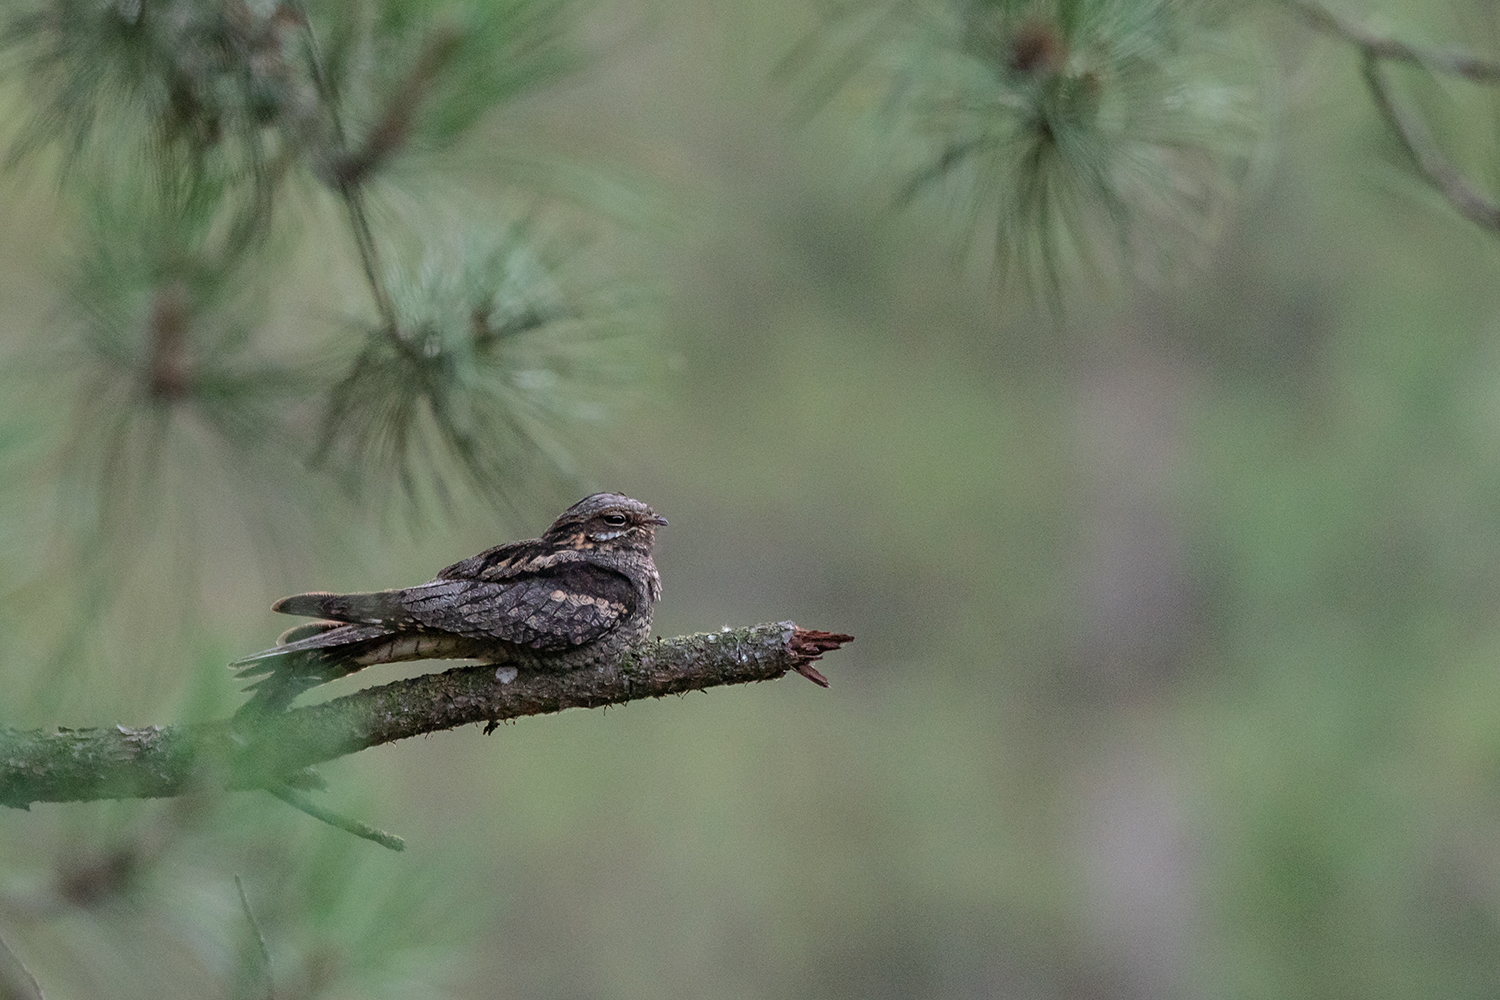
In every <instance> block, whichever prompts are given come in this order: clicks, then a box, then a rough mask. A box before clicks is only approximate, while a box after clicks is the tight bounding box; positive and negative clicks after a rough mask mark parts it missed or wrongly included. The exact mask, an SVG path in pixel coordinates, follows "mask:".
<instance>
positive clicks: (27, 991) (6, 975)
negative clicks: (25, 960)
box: [0, 939, 42, 1000]
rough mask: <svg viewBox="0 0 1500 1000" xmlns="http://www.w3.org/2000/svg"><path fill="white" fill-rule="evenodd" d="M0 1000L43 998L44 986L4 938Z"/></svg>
mask: <svg viewBox="0 0 1500 1000" xmlns="http://www.w3.org/2000/svg"><path fill="white" fill-rule="evenodd" d="M0 1000H42V988H41V987H40V986H38V985H37V982H36V978H35V977H34V976H32V974H31V973H30V971H28V970H27V968H26V966H24V965H22V964H21V960H20V959H19V958H17V957H16V953H15V952H13V951H11V950H10V948H9V947H7V946H6V944H5V941H4V940H3V939H0Z"/></svg>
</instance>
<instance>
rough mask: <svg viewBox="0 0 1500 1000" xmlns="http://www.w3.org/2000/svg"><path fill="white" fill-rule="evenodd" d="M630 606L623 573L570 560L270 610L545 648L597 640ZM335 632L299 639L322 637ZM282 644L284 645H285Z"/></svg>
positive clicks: (294, 601) (281, 604)
mask: <svg viewBox="0 0 1500 1000" xmlns="http://www.w3.org/2000/svg"><path fill="white" fill-rule="evenodd" d="M634 607H635V591H634V588H633V587H632V586H631V585H630V581H629V580H627V579H626V578H625V577H624V576H623V575H621V574H619V573H617V572H615V571H614V570H611V569H607V568H605V567H601V566H596V565H593V564H591V563H584V562H570V563H565V564H561V565H557V566H553V567H548V568H547V569H546V570H544V571H541V572H537V573H527V574H522V575H519V576H516V577H514V578H512V579H510V580H506V581H504V582H502V583H492V582H487V581H483V580H475V579H438V580H433V581H432V582H431V583H424V584H422V585H421V586H418V587H408V588H406V589H405V590H381V591H375V592H372V593H365V594H298V595H296V596H295V597H288V598H284V599H283V600H281V601H278V602H277V603H276V605H275V610H277V611H280V612H282V613H284V614H294V615H308V616H313V617H318V618H331V619H333V620H335V621H341V622H348V623H350V624H354V625H367V626H378V627H380V628H382V629H393V630H397V631H401V630H408V629H410V630H417V631H423V632H436V633H447V634H450V635H459V636H465V637H469V638H474V639H498V640H501V641H504V642H510V643H514V644H516V645H519V646H527V647H530V648H532V649H538V650H550V649H566V648H568V647H572V646H581V645H583V644H585V643H588V642H592V641H594V640H595V639H598V638H599V637H601V636H603V635H604V634H606V633H607V632H609V631H610V630H612V629H614V628H615V627H616V626H617V625H619V623H620V622H621V621H623V620H624V619H625V618H626V617H627V616H629V615H630V613H631V612H632V611H633V610H634ZM338 631H340V630H338V629H335V630H334V631H333V632H332V633H323V634H322V635H319V636H314V637H313V638H311V639H307V640H302V641H303V642H308V643H320V641H321V640H323V639H324V638H325V637H326V636H328V635H332V634H334V633H337V632H338ZM294 645H299V644H294ZM320 646H321V643H320ZM280 648H281V649H282V650H283V651H284V650H286V649H287V648H288V647H280ZM309 648H314V647H312V646H309ZM267 652H270V651H267Z"/></svg>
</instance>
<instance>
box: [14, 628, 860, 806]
mask: <svg viewBox="0 0 1500 1000" xmlns="http://www.w3.org/2000/svg"><path fill="white" fill-rule="evenodd" d="M852 639H853V637H852V636H848V635H838V634H835V633H829V632H815V631H810V630H807V629H801V628H798V627H797V626H796V625H794V624H792V623H791V622H773V623H769V624H764V625H754V626H751V627H749V628H743V629H736V630H733V631H726V632H706V633H698V634H696V635H686V636H678V637H677V638H674V639H663V640H657V641H649V642H646V643H643V644H641V645H639V646H637V647H635V648H634V649H632V650H630V651H628V652H627V653H626V654H625V655H624V656H623V657H622V658H621V660H620V662H619V663H618V664H613V665H607V666H601V667H590V668H585V669H582V670H575V671H572V672H570V673H561V674H555V673H543V672H531V671H527V672H522V673H519V674H517V673H516V672H515V671H514V669H513V668H504V667H502V668H499V669H498V670H497V669H496V667H494V666H493V665H489V666H465V667H456V668H454V669H452V670H447V671H444V672H442V673H434V674H424V675H422V676H420V677H413V678H410V679H408V680H402V681H396V682H394V683H391V684H384V685H381V686H379V687H373V688H366V689H364V690H361V691H357V692H355V693H354V694H351V695H347V696H345V697H342V698H335V699H333V700H331V701H326V702H323V703H321V704H317V705H311V706H308V707H306V708H299V709H293V710H291V711H288V712H285V713H282V714H280V715H276V716H273V717H271V718H269V719H255V720H249V721H243V720H218V721H214V722H203V723H191V724H186V725H179V726H150V727H147V728H144V729H131V728H128V727H126V726H116V727H115V728H114V729H61V728H60V729H59V730H58V731H57V732H55V733H43V732H41V731H35V730H34V731H29V732H28V731H19V730H13V729H0V804H4V805H8V806H13V807H16V808H22V809H24V808H28V807H29V806H30V804H31V803H33V802H77V801H89V800H95V799H121V798H158V797H163V796H172V795H179V794H182V793H183V792H185V791H187V790H189V789H190V788H194V787H202V786H204V785H212V786H218V787H223V788H228V789H252V788H275V787H277V786H279V785H282V784H284V783H287V782H288V781H289V780H291V779H293V778H295V777H296V776H297V775H298V773H299V772H302V771H303V769H305V768H307V767H309V766H311V765H313V764H318V763H321V762H323V761H327V760H333V759H334V758H336V757H342V756H345V755H346V754H351V753H358V752H359V751H361V750H365V749H368V748H369V747H373V746H379V745H380V744H382V743H391V742H393V741H395V740H402V739H406V738H408V737H411V736H419V735H422V734H424V733H434V732H439V731H442V730H445V729H456V728H457V727H459V726H464V725H468V724H470V723H479V722H483V723H488V725H489V728H493V727H494V726H496V725H498V724H499V723H500V722H501V721H502V720H505V719H515V718H520V717H521V716H525V715H545V714H550V713H553V712H560V711H562V710H563V709H565V708H597V707H600V706H604V705H618V704H622V703H624V702H627V701H634V700H636V699H638V698H660V697H662V696H664V695H668V694H681V693H683V692H686V691H697V690H702V689H704V688H709V687H716V686H718V685H721V684H745V683H749V682H751V681H767V680H774V679H775V678H777V677H780V676H782V675H783V674H785V673H786V672H787V671H789V670H795V671H797V672H798V673H802V674H804V676H807V677H809V679H812V680H814V681H820V682H821V677H822V675H820V674H818V672H817V671H816V670H814V669H813V668H812V666H811V663H812V661H814V660H816V659H818V657H820V656H821V655H822V654H823V653H826V652H829V651H830V650H834V649H837V648H838V647H839V646H840V645H842V644H844V643H846V642H850V641H852ZM824 683H826V682H824Z"/></svg>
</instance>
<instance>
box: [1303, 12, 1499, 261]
mask: <svg viewBox="0 0 1500 1000" xmlns="http://www.w3.org/2000/svg"><path fill="white" fill-rule="evenodd" d="M1286 2H1287V4H1288V5H1289V6H1290V7H1291V8H1292V9H1293V10H1295V11H1297V12H1298V13H1299V14H1301V15H1302V16H1303V18H1305V19H1306V20H1307V21H1308V22H1309V23H1310V24H1312V26H1313V27H1315V28H1317V29H1318V30H1319V31H1322V32H1324V33H1325V34H1329V35H1333V36H1334V37H1336V38H1339V39H1341V40H1343V41H1345V42H1348V43H1349V44H1351V45H1353V46H1355V47H1356V48H1358V49H1359V50H1360V56H1361V60H1360V63H1361V70H1362V72H1363V74H1364V78H1365V85H1366V86H1367V87H1369V89H1370V96H1371V98H1372V99H1373V100H1374V101H1375V106H1376V107H1377V108H1378V109H1379V110H1380V114H1381V116H1382V117H1383V118H1384V119H1385V121H1386V124H1387V125H1388V126H1389V127H1390V129H1391V131H1393V132H1395V133H1396V137H1397V138H1398V139H1400V140H1401V145H1402V146H1403V147H1404V148H1405V149H1406V152H1407V154H1408V155H1410V156H1411V158H1412V160H1413V162H1414V163H1415V164H1416V166H1417V170H1418V171H1419V172H1420V173H1421V174H1422V177H1423V179H1424V180H1426V181H1427V183H1428V184H1430V185H1432V187H1433V188H1435V189H1436V190H1437V192H1438V193H1439V194H1441V195H1442V196H1443V197H1444V198H1445V199H1447V201H1448V203H1449V204H1450V205H1452V206H1453V208H1454V210H1455V211H1457V212H1458V214H1459V215H1462V216H1463V217H1464V218H1466V219H1468V220H1469V221H1471V222H1475V223H1478V224H1479V225H1481V226H1483V227H1484V228H1486V229H1489V230H1491V231H1495V232H1500V206H1497V205H1496V204H1495V203H1494V202H1493V201H1491V200H1490V199H1489V198H1487V197H1485V196H1484V194H1483V193H1481V192H1480V190H1479V189H1478V188H1477V187H1476V186H1475V185H1474V184H1472V183H1471V182H1470V181H1469V179H1468V178H1467V177H1465V176H1464V174H1463V172H1462V171H1461V170H1459V169H1458V167H1456V166H1454V165H1453V163H1452V161H1451V160H1449V159H1448V158H1447V157H1446V156H1444V155H1443V152H1442V150H1441V149H1439V148H1438V145H1437V143H1436V142H1435V141H1434V140H1433V138H1432V133H1431V132H1429V131H1428V130H1427V126H1426V124H1425V123H1424V122H1423V121H1422V120H1421V118H1419V117H1418V116H1416V115H1414V114H1411V113H1409V112H1408V111H1407V110H1406V109H1405V108H1403V107H1402V106H1401V105H1400V104H1399V103H1398V102H1397V101H1396V98H1395V95H1394V94H1393V93H1392V92H1391V87H1390V83H1389V82H1388V81H1387V80H1386V78H1385V74H1384V72H1383V71H1382V68H1381V65H1380V64H1381V63H1382V62H1385V61H1393V62H1406V63H1413V64H1416V65H1419V66H1421V67H1423V68H1424V69H1426V70H1427V71H1428V72H1431V73H1439V74H1443V75H1446V76H1458V77H1462V78H1464V79H1466V80H1472V81H1474V82H1476V83H1483V84H1495V83H1500V62H1497V61H1495V60H1491V59H1484V58H1481V57H1479V56H1474V55H1470V54H1468V53H1463V52H1440V51H1436V50H1432V49H1424V48H1419V47H1417V46H1414V45H1410V44H1408V43H1406V42H1403V41H1400V40H1398V39H1395V38H1390V37H1388V36H1385V35H1379V34H1376V33H1375V32H1373V31H1370V30H1369V29H1368V28H1365V27H1363V26H1361V25H1358V24H1355V23H1354V22H1352V21H1348V20H1345V19H1344V18H1341V17H1339V16H1337V15H1336V14H1334V13H1333V12H1331V11H1329V10H1328V9H1327V8H1326V7H1324V6H1323V5H1322V4H1318V3H1313V2H1310V0H1286Z"/></svg>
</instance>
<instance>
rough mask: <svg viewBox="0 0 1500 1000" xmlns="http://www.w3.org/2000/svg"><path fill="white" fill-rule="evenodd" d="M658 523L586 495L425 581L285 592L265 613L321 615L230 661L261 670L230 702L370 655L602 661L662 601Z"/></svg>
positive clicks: (252, 706) (320, 678)
mask: <svg viewBox="0 0 1500 1000" xmlns="http://www.w3.org/2000/svg"><path fill="white" fill-rule="evenodd" d="M666 523H667V522H666V520H665V519H664V518H662V517H659V516H658V515H657V513H656V511H654V510H652V509H651V508H650V507H648V506H646V505H645V504H643V503H641V502H640V501H639V500H632V499H630V498H629V497H625V496H621V495H620V494H618V493H595V494H594V495H592V496H588V497H584V498H583V499H582V500H580V501H578V502H577V503H575V504H574V505H573V506H571V507H569V508H568V509H567V510H565V511H563V512H562V514H561V515H559V516H558V518H557V520H556V521H554V522H552V527H550V528H548V529H547V530H546V532H545V533H544V534H543V535H542V537H540V538H530V539H526V540H525V541H519V542H506V543H505V544H503V545H497V546H495V547H494V548H492V549H486V550H485V551H484V552H481V553H479V554H478V555H477V556H471V557H470V558H468V559H465V560H463V561H462V562H458V563H454V564H453V565H452V566H449V567H448V568H447V569H445V570H443V571H442V572H440V573H438V575H437V578H436V579H434V580H432V581H431V582H429V583H424V584H421V585H420V586H416V587H407V588H405V589H403V590H380V591H375V592H373V593H366V594H324V593H312V594H297V595H295V596H293V597H284V598H282V599H281V600H279V601H277V602H276V603H275V604H274V605H273V606H272V609H273V610H275V611H280V612H282V613H283V614H289V615H307V616H309V617H317V618H319V619H323V620H320V621H315V622H308V623H306V624H303V625H298V626H296V627H294V628H291V629H288V630H287V631H286V632H285V633H283V634H282V636H281V637H280V638H279V639H278V640H277V644H276V645H275V646H274V647H272V648H271V649H268V650H265V651H264V652H261V653H256V654H255V655H254V656H247V657H245V658H244V659H241V660H236V661H235V662H234V663H232V664H230V666H231V667H235V668H239V676H241V677H258V676H261V675H265V676H264V677H262V679H261V680H259V681H258V682H257V683H256V684H254V685H252V686H251V688H250V690H253V691H254V692H255V693H254V696H253V697H252V698H251V699H250V701H248V702H246V704H245V706H244V707H243V708H242V709H241V711H242V712H244V711H247V710H249V711H272V710H279V709H282V708H285V707H286V706H287V705H288V704H290V703H291V701H292V700H293V699H294V698H296V697H297V695H298V694H300V693H301V692H303V691H305V690H307V689H308V688H311V687H315V686H317V685H318V684H322V683H324V682H326V681H330V680H333V679H334V678H336V677H342V676H344V675H345V674H350V673H353V672H354V671H356V670H359V669H361V668H363V667H367V666H369V665H371V664H372V663H395V662H398V661H402V660H427V659H477V660H487V661H489V662H491V663H496V664H512V665H514V666H516V667H518V668H524V669H534V670H573V669H576V668H577V667H581V666H586V665H588V664H590V663H593V662H597V661H601V660H606V659H611V658H613V657H615V656H617V655H618V654H619V653H620V652H621V651H622V650H624V649H626V648H627V647H629V646H631V645H633V644H635V643H637V642H639V641H640V640H642V639H644V638H646V637H647V636H648V635H650V634H651V613H652V608H653V605H654V604H655V603H656V602H657V601H658V600H660V598H661V577H660V576H658V575H657V572H656V564H655V563H653V562H652V561H651V547H652V546H653V545H654V544H655V542H656V528H657V526H658V525H663V524H666Z"/></svg>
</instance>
